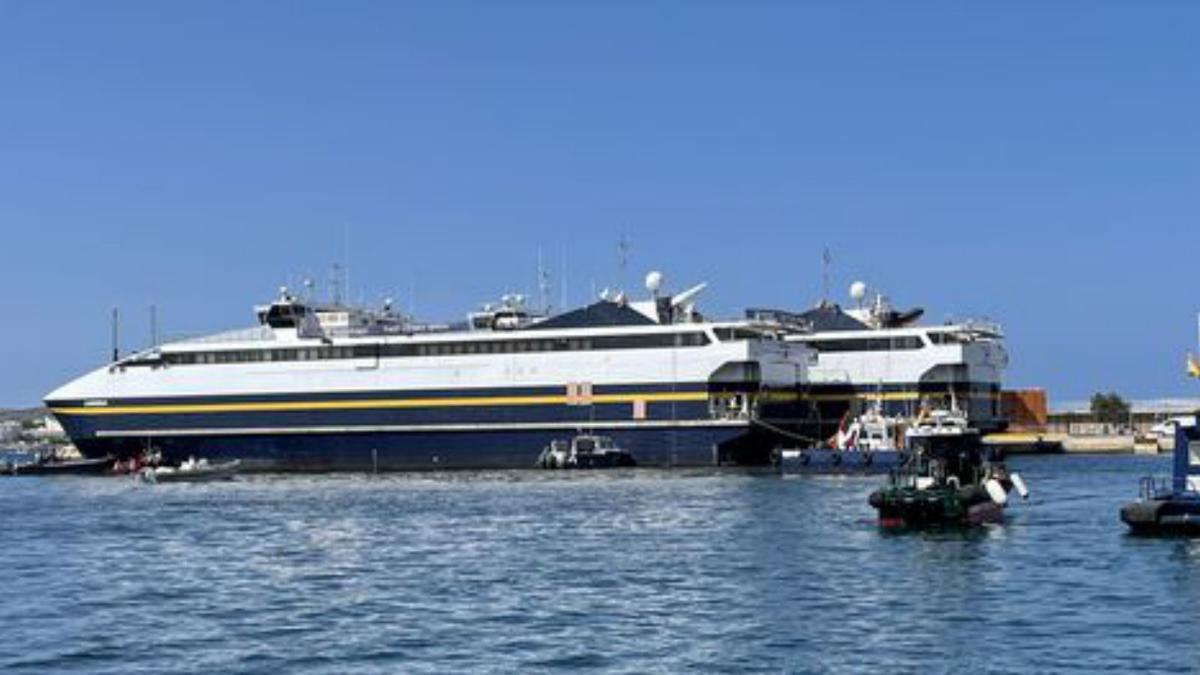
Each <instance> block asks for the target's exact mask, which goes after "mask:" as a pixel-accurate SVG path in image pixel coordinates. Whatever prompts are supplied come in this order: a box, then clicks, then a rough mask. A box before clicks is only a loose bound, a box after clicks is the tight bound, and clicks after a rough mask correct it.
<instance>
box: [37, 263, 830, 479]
mask: <svg viewBox="0 0 1200 675" xmlns="http://www.w3.org/2000/svg"><path fill="white" fill-rule="evenodd" d="M661 284H662V276H661V274H658V273H651V274H650V275H648V277H647V290H648V291H649V292H650V297H649V298H648V299H646V300H641V301H630V300H628V299H627V298H626V297H625V296H624V294H621V293H607V292H606V293H604V294H603V296H602V297H601V298H600V299H599V300H598V301H597V302H595V303H593V304H590V305H587V306H585V307H581V308H579V309H575V310H572V311H567V312H565V313H562V314H559V315H556V316H538V315H535V314H533V313H531V312H529V311H527V310H526V309H525V308H524V300H523V298H521V297H520V296H507V297H506V298H504V299H503V300H502V302H501V303H500V304H499V305H498V306H491V307H485V308H484V310H483V311H480V312H474V313H472V314H470V315H469V316H468V319H467V321H466V322H465V323H463V324H461V325H456V326H449V325H447V326H430V325H424V324H418V323H416V322H414V321H412V320H411V319H409V318H407V317H404V316H402V315H400V314H399V313H397V312H395V311H393V310H392V309H391V307H390V306H385V307H384V308H383V309H382V310H367V309H364V308H354V307H349V306H346V305H343V304H340V303H331V304H321V303H317V302H313V301H312V300H311V299H303V298H300V297H297V296H296V295H294V294H293V293H292V292H290V291H289V290H288V289H287V288H283V289H281V290H280V293H279V295H278V297H277V298H276V299H275V300H274V301H273V302H271V303H269V304H267V305H263V306H260V307H257V308H256V314H257V318H258V322H259V323H258V325H257V326H255V327H252V328H250V329H246V330H238V331H232V332H225V333H218V334H214V335H210V336H206V337H203V338H198V339H191V340H180V341H174V342H169V343H164V344H161V345H159V346H155V347H153V348H150V349H146V350H143V351H140V352H137V353H134V354H131V355H128V356H125V357H123V358H119V359H116V360H115V361H114V362H112V363H110V364H108V365H105V366H103V367H100V368H97V369H96V370H94V371H92V372H90V373H88V374H86V375H84V376H82V377H80V378H78V379H76V380H74V381H71V382H69V383H67V384H65V385H63V386H62V387H60V388H58V389H56V390H55V391H53V392H51V393H50V394H48V395H47V396H46V397H45V404H46V406H47V408H48V409H49V410H50V411H51V412H52V413H53V414H54V416H55V417H56V418H57V419H58V420H59V421H60V422H61V423H62V425H63V428H64V429H65V430H66V432H67V434H68V435H69V436H70V438H71V441H72V442H73V443H74V444H75V445H76V447H78V448H79V450H80V452H82V453H83V454H84V455H85V456H88V457H105V456H111V457H113V458H118V459H119V458H125V457H132V456H138V455H141V454H153V453H160V454H161V456H162V459H163V461H164V462H165V463H168V464H179V463H180V462H182V461H184V460H185V459H186V458H188V457H204V458H207V459H208V460H209V461H211V462H226V461H232V460H239V461H240V462H241V464H240V466H241V468H242V469H243V470H309V471H324V470H343V469H345V470H366V471H371V470H375V471H379V470H407V469H443V468H445V469H451V468H454V469H458V468H526V467H532V466H534V464H535V462H536V461H537V458H538V457H539V455H540V453H541V452H542V450H543V449H544V448H545V447H546V446H547V445H548V444H549V443H551V442H552V441H553V440H554V439H556V438H561V437H563V436H569V435H572V434H575V433H580V432H584V431H586V432H588V433H594V434H602V435H604V436H608V437H611V438H612V439H614V441H615V442H616V443H618V444H619V445H620V446H621V447H622V448H624V449H626V450H628V451H629V452H630V454H631V455H632V457H633V458H634V460H635V461H636V462H637V464H638V466H701V465H707V466H711V465H724V464H765V463H767V462H768V461H769V455H770V452H771V450H772V449H773V448H775V447H776V446H778V445H779V444H780V443H781V438H782V437H784V436H786V437H799V436H803V435H804V434H805V433H806V432H808V431H809V429H808V428H807V427H806V426H805V425H806V424H810V423H811V420H812V419H813V418H814V413H813V410H812V409H811V407H810V406H811V403H810V402H809V401H807V400H806V399H805V398H804V391H803V390H804V386H805V384H806V382H807V374H808V366H809V362H810V359H811V356H810V348H809V347H808V346H806V345H805V344H803V343H799V342H789V341H787V340H785V339H783V335H784V332H785V331H783V330H782V329H781V327H780V326H778V325H777V324H774V323H771V322H764V321H758V320H737V321H728V322H721V321H712V320H709V319H708V318H706V317H704V316H703V315H702V314H700V312H698V311H697V310H696V309H695V303H696V296H697V295H698V294H699V293H700V292H701V291H702V290H703V289H704V284H701V285H699V286H697V287H694V288H692V289H689V290H688V291H685V292H683V293H679V294H676V295H664V294H662V293H660V287H661ZM789 442H791V443H794V442H795V441H794V440H793V441H789Z"/></svg>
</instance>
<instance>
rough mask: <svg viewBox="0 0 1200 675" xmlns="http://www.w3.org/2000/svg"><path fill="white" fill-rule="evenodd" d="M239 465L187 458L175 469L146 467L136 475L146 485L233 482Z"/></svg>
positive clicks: (231, 462)
mask: <svg viewBox="0 0 1200 675" xmlns="http://www.w3.org/2000/svg"><path fill="white" fill-rule="evenodd" d="M240 465H241V462H240V461H238V460H236V459H234V460H230V461H228V462H221V463H219V464H210V463H209V461H208V460H207V459H204V458H201V459H193V458H188V459H187V460H185V461H184V462H183V463H182V464H180V465H179V466H177V467H176V466H157V467H146V468H144V469H142V471H141V473H139V474H138V475H139V476H140V477H141V478H142V480H144V481H146V482H147V483H210V482H213V481H225V480H233V478H234V477H235V476H236V475H237V471H238V467H239V466H240Z"/></svg>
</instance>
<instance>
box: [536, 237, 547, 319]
mask: <svg viewBox="0 0 1200 675" xmlns="http://www.w3.org/2000/svg"><path fill="white" fill-rule="evenodd" d="M538 293H539V295H540V298H539V300H540V301H541V310H542V311H543V312H544V313H546V314H549V313H550V270H548V269H546V266H545V265H544V264H542V247H541V246H539V247H538Z"/></svg>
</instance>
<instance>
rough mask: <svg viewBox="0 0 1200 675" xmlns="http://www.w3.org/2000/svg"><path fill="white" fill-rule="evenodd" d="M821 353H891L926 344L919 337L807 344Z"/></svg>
mask: <svg viewBox="0 0 1200 675" xmlns="http://www.w3.org/2000/svg"><path fill="white" fill-rule="evenodd" d="M806 344H808V346H809V347H812V348H813V349H815V350H817V351H819V352H890V351H898V350H906V349H922V348H924V347H925V343H924V342H923V341H922V340H921V338H920V336H917V335H903V336H900V337H890V338H851V339H844V340H813V341H811V342H808V343H806Z"/></svg>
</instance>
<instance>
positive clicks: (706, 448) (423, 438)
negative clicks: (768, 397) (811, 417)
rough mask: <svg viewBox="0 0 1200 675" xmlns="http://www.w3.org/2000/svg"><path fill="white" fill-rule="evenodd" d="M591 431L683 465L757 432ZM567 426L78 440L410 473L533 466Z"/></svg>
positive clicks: (119, 449)
mask: <svg viewBox="0 0 1200 675" xmlns="http://www.w3.org/2000/svg"><path fill="white" fill-rule="evenodd" d="M587 431H588V432H589V433H598V434H604V435H607V436H611V437H612V438H613V439H614V440H615V442H616V443H617V445H619V446H620V447H622V448H624V449H626V450H628V451H629V452H630V454H631V455H632V456H633V458H634V460H635V461H636V462H637V465H638V466H644V467H645V466H648V467H673V466H678V467H686V466H717V465H720V464H724V463H729V464H732V463H738V462H737V460H736V458H735V455H734V454H731V452H730V451H729V450H728V449H727V448H728V447H730V446H731V445H737V444H738V441H739V440H744V439H745V438H748V437H749V436H752V435H753V432H752V431H751V429H750V426H749V424H745V425H741V424H736V425H735V424H720V425H712V426H700V425H689V426H681V427H653V428H631V427H607V426H604V425H595V426H590V427H588V428H587ZM573 433H575V432H574V431H573V430H570V429H528V430H509V431H501V430H479V431H415V432H358V433H349V432H330V433H277V432H270V433H258V434H245V435H241V434H233V435H208V434H199V435H180V436H163V437H155V436H152V435H147V436H142V437H133V436H119V435H118V436H109V437H104V436H101V437H93V438H90V439H86V440H80V441H79V442H78V446H79V449H80V451H81V452H82V453H83V454H84V455H85V456H88V457H104V456H110V455H111V456H117V457H123V456H133V455H136V454H140V453H141V452H143V451H144V450H146V449H153V450H154V451H156V452H159V453H161V454H162V457H163V460H164V461H165V462H167V463H168V464H177V463H179V462H181V461H183V460H185V459H187V458H188V457H196V458H200V457H203V458H206V459H208V460H209V461H210V462H220V461H228V460H234V459H237V460H241V461H242V462H243V465H244V468H246V469H248V470H259V471H411V470H438V469H516V468H533V467H534V466H535V465H536V462H537V459H538V456H539V455H540V454H541V451H542V449H543V448H544V447H546V445H547V444H549V443H550V441H551V440H554V439H562V438H569V437H570V436H571V435H573Z"/></svg>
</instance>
